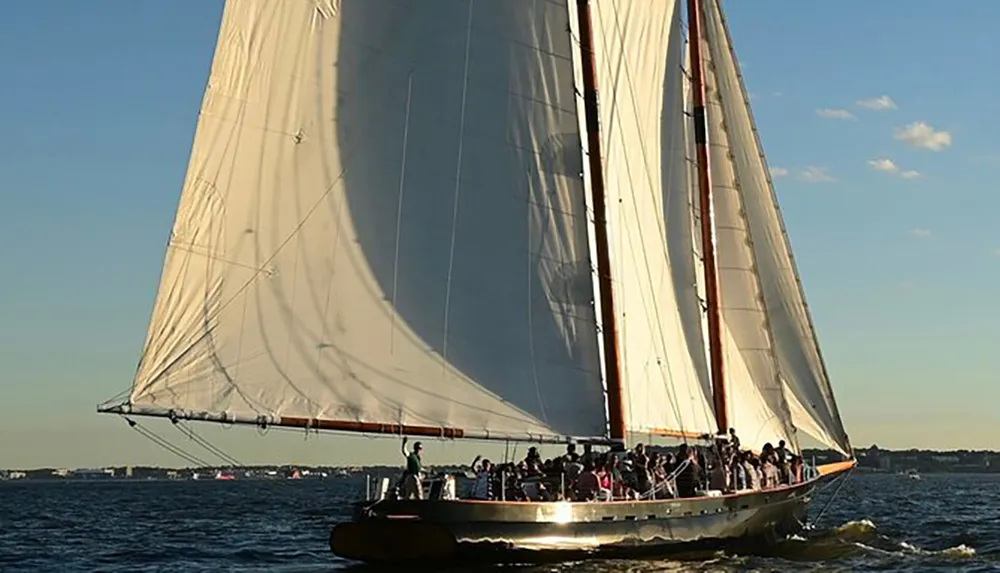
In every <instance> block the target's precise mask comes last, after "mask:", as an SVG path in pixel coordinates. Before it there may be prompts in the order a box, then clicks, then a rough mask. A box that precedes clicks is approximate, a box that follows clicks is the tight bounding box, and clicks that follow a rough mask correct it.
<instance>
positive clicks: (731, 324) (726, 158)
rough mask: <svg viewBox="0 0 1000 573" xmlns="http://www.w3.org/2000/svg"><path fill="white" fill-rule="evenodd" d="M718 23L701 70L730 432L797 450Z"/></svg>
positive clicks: (709, 27)
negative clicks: (739, 160)
mask: <svg viewBox="0 0 1000 573" xmlns="http://www.w3.org/2000/svg"><path fill="white" fill-rule="evenodd" d="M710 4H711V3H710ZM711 11H712V10H711V9H708V10H706V12H711ZM715 23H716V21H715V19H713V18H712V16H711V15H708V16H707V17H706V18H705V19H704V24H703V28H704V30H703V34H702V38H703V41H702V45H703V48H702V54H703V56H702V57H703V64H702V65H703V69H704V71H705V74H704V77H705V98H706V121H707V124H708V142H709V167H710V179H711V185H712V201H713V209H714V219H715V249H716V257H717V259H716V260H717V265H718V273H719V274H718V276H719V289H720V299H721V311H722V319H723V328H722V347H723V361H724V364H725V366H726V370H725V382H726V388H727V394H728V396H727V398H728V399H727V404H728V410H729V419H730V425H731V426H733V427H734V428H736V429H737V431H738V432H739V434H740V435H741V436H743V439H744V441H746V442H747V443H748V444H751V443H752V444H758V445H762V444H764V443H767V442H771V443H772V444H773V443H775V442H777V441H778V440H784V441H785V442H786V443H787V444H788V445H790V446H791V447H796V448H797V441H796V438H795V430H794V427H793V425H792V422H791V413H790V412H789V408H788V404H787V402H786V401H785V395H784V389H783V387H782V383H781V378H780V376H779V369H778V362H777V357H776V354H775V343H774V339H773V335H772V333H771V325H770V324H769V315H768V312H767V306H766V304H765V300H764V297H763V294H762V285H761V279H760V275H759V269H758V265H757V253H756V251H755V250H754V248H753V244H754V240H755V239H756V237H755V236H754V235H753V233H752V229H751V228H750V227H749V223H748V221H747V217H746V207H745V199H744V194H745V189H744V185H745V183H744V175H743V173H742V171H741V170H740V165H739V164H738V163H737V162H736V157H738V156H740V155H742V154H744V153H746V150H745V147H744V142H742V141H740V140H739V139H736V138H734V137H733V134H732V133H731V128H730V123H731V118H732V115H733V112H732V110H730V109H729V107H730V105H729V104H730V102H731V99H730V98H728V93H727V92H728V90H729V89H730V86H728V85H726V84H722V83H721V81H720V79H719V78H720V75H721V74H720V70H719V68H720V67H721V66H723V65H724V63H725V62H720V61H719V59H720V55H721V48H722V47H721V46H720V43H719V42H718V41H717V36H716V35H715V31H716V30H715V27H714V26H715Z"/></svg>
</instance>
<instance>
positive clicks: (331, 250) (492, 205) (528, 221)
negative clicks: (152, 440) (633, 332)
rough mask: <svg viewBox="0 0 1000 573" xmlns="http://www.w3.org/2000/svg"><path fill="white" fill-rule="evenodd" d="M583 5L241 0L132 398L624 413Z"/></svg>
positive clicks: (544, 429)
mask: <svg viewBox="0 0 1000 573" xmlns="http://www.w3.org/2000/svg"><path fill="white" fill-rule="evenodd" d="M571 23H572V19H571V15H570V6H568V5H567V2H566V1H565V0H563V1H553V0H549V1H545V2H541V1H535V0H474V1H473V0H452V1H449V2H429V1H426V0H410V1H400V0H341V1H339V2H330V1H328V0H271V1H265V0H229V2H227V4H226V9H225V13H224V17H223V22H222V28H221V31H220V34H219V42H218V46H217V50H216V54H215V59H214V62H213V66H212V73H211V80H210V82H209V86H208V88H207V91H206V95H205V99H204V102H203V106H202V110H201V114H200V118H199V122H198V128H197V133H196V136H195V142H194V148H193V151H192V155H191V161H190V165H189V168H188V174H187V179H186V181H185V185H184V190H183V193H182V197H181V202H180V206H179V208H178V213H177V218H176V222H175V225H174V229H173V232H172V233H171V238H170V245H169V249H168V253H167V258H166V262H165V265H164V270H163V276H162V278H161V284H160V288H159V292H158V295H157V302H156V305H155V310H154V315H153V317H152V320H151V323H150V326H149V333H148V337H147V341H146V345H145V350H144V354H143V357H142V360H141V363H140V366H139V369H138V372H137V375H136V379H135V384H134V388H133V391H132V394H131V398H130V406H131V407H132V408H135V409H146V410H149V411H153V410H158V411H169V410H176V411H179V412H187V413H209V414H211V413H218V414H226V415H227V416H239V417H242V418H244V419H245V418H247V417H254V416H257V417H260V418H261V419H262V420H263V419H267V420H274V419H276V418H280V417H282V416H290V417H302V418H309V419H323V420H342V421H347V422H357V423H358V424H359V425H358V427H359V428H361V427H373V426H378V425H385V427H401V426H414V427H421V428H431V429H433V428H441V429H442V435H446V432H445V431H444V430H445V429H448V428H451V429H460V430H462V431H464V432H465V433H466V435H475V436H483V437H496V438H511V439H528V438H538V437H544V436H587V437H600V436H604V435H605V432H606V423H607V422H606V414H605V405H604V389H603V386H602V377H601V360H600V355H599V350H598V345H597V330H598V325H597V322H596V319H595V314H594V310H593V305H594V298H595V297H594V289H593V286H592V285H593V280H592V270H591V269H592V268H593V266H594V265H592V264H591V261H590V254H589V248H588V233H587V214H586V209H585V203H584V189H583V182H582V179H581V175H580V174H581V172H582V170H583V167H582V165H583V162H582V152H581V141H580V139H581V138H580V128H579V126H580V122H579V120H578V113H577V107H576V97H575V88H576V86H574V69H573V56H572V50H573V49H575V48H574V44H573V40H572V39H571V32H570V29H571ZM362 424H366V425H365V426H362ZM393 425H396V426H393ZM448 435H454V434H448Z"/></svg>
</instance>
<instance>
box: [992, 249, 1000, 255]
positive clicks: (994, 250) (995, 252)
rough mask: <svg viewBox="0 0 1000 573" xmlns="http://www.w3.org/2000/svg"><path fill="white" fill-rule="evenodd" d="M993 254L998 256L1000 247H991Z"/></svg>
mask: <svg viewBox="0 0 1000 573" xmlns="http://www.w3.org/2000/svg"><path fill="white" fill-rule="evenodd" d="M993 255H994V256H996V257H1000V247H997V248H995V249H993Z"/></svg>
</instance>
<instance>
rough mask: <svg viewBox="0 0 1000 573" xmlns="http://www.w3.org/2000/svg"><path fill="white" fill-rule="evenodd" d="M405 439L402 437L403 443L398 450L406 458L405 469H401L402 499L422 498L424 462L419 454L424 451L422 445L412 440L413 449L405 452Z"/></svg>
mask: <svg viewBox="0 0 1000 573" xmlns="http://www.w3.org/2000/svg"><path fill="white" fill-rule="evenodd" d="M406 440H407V438H403V445H402V446H400V451H401V452H402V454H403V457H405V458H406V469H405V470H403V499H423V498H424V484H423V478H424V475H423V474H424V464H423V460H422V459H421V458H420V454H421V452H423V451H424V445H423V444H421V443H420V442H414V443H413V451H411V452H410V453H409V454H407V453H406Z"/></svg>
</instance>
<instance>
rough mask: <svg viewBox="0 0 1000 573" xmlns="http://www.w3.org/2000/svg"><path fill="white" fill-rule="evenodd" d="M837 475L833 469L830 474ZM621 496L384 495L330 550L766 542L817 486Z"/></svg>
mask: <svg viewBox="0 0 1000 573" xmlns="http://www.w3.org/2000/svg"><path fill="white" fill-rule="evenodd" d="M837 473H839V472H837ZM833 475H835V473H826V474H825V475H822V476H821V477H820V478H817V479H814V480H810V481H807V482H804V483H801V484H796V485H793V486H786V487H781V488H776V489H770V490H765V491H752V492H741V493H739V494H734V495H727V496H719V497H701V498H691V499H671V500H654V501H632V502H628V501H622V502H593V503H580V502H491V501H473V500H454V501H428V500H410V501H404V500H393V501H389V500H385V501H380V502H375V503H374V504H370V503H369V504H358V507H357V514H356V515H355V520H354V521H353V522H350V523H341V524H338V525H336V526H334V528H333V530H332V531H331V533H330V549H331V550H332V551H333V553H334V554H336V555H338V556H340V557H343V558H346V559H351V560H356V561H363V562H368V563H407V562H409V563H415V562H422V563H434V562H454V561H488V562H493V563H497V562H508V563H510V562H516V563H524V562H543V561H553V560H556V561H558V560H565V559H579V558H582V557H625V556H640V555H657V554H675V553H678V552H685V551H692V550H700V549H709V548H717V547H733V548H739V547H755V546H759V545H761V544H765V545H768V544H771V543H773V542H774V541H777V540H780V539H783V538H784V537H785V536H787V535H790V534H793V533H796V532H798V531H800V530H801V529H802V528H803V527H804V525H805V522H806V511H807V508H808V504H809V502H810V500H811V496H812V494H813V492H814V491H815V490H816V487H817V486H818V485H820V483H821V482H822V481H823V480H824V479H825V478H828V477H831V476H833Z"/></svg>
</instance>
